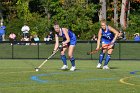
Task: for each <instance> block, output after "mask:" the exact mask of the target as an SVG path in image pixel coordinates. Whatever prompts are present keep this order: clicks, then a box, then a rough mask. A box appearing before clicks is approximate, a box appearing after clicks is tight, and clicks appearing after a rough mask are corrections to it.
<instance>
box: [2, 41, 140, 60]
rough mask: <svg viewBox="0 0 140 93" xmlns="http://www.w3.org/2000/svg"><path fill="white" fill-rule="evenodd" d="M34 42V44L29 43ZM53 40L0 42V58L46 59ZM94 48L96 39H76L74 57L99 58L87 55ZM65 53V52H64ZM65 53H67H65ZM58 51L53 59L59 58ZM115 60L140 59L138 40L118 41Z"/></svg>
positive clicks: (95, 55) (114, 54)
mask: <svg viewBox="0 0 140 93" xmlns="http://www.w3.org/2000/svg"><path fill="white" fill-rule="evenodd" d="M31 43H35V45H30V44H31ZM53 48H54V42H44V41H42V42H41V41H40V42H13V43H12V44H11V42H8V41H4V42H1V43H0V59H46V58H48V56H50V55H51V53H52V51H53ZM95 48H96V41H78V42H77V45H76V47H75V51H74V57H75V58H76V59H81V60H94V59H98V58H99V53H100V51H99V52H98V53H97V54H93V55H87V52H90V51H92V50H94V49H95ZM66 53H67V52H66ZM66 55H67V54H66ZM59 58H60V53H59V52H58V53H57V54H56V55H55V56H54V57H53V59H59ZM111 58H112V59H116V60H140V42H135V41H118V42H116V44H115V49H114V51H113V54H112V57H111Z"/></svg>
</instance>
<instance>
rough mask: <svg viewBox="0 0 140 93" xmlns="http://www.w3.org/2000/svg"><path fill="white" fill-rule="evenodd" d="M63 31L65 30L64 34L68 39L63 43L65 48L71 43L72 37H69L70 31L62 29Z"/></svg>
mask: <svg viewBox="0 0 140 93" xmlns="http://www.w3.org/2000/svg"><path fill="white" fill-rule="evenodd" d="M62 30H63V33H64V35H65V37H66V41H64V42H62V43H63V46H66V45H67V44H68V43H69V42H70V37H69V35H68V29H66V28H62Z"/></svg>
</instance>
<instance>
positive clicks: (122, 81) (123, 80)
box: [120, 76, 135, 86]
mask: <svg viewBox="0 0 140 93" xmlns="http://www.w3.org/2000/svg"><path fill="white" fill-rule="evenodd" d="M133 77H135V76H130V77H124V78H121V79H120V82H121V83H123V84H126V85H130V86H134V85H135V84H133V83H129V82H126V81H125V80H127V79H130V78H133Z"/></svg>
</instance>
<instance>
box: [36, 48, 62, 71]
mask: <svg viewBox="0 0 140 93" xmlns="http://www.w3.org/2000/svg"><path fill="white" fill-rule="evenodd" d="M62 48H63V47H62V46H61V45H60V46H59V47H58V49H57V50H56V51H54V52H53V53H52V54H51V55H50V56H49V57H48V58H47V59H46V60H44V61H43V62H42V64H40V65H39V66H38V67H36V68H35V71H39V69H40V68H41V67H42V66H43V65H44V64H45V63H46V62H47V61H48V60H49V59H50V58H52V57H53V56H54V55H55V54H56V53H57V52H58V51H59V50H61V49H62Z"/></svg>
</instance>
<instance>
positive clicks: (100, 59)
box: [97, 44, 107, 68]
mask: <svg viewBox="0 0 140 93" xmlns="http://www.w3.org/2000/svg"><path fill="white" fill-rule="evenodd" d="M105 45H106V44H102V47H103V46H105ZM106 51H107V49H106V47H104V48H103V49H102V50H101V53H100V56H99V63H98V65H97V68H101V65H102V61H103V59H104V55H105V53H106Z"/></svg>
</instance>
